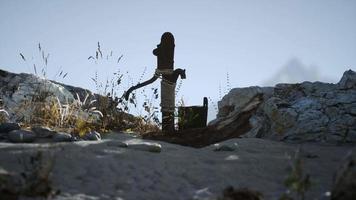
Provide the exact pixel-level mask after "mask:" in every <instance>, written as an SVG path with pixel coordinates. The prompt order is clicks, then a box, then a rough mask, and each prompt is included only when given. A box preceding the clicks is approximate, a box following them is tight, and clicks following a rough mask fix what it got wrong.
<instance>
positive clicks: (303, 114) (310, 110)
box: [210, 70, 356, 143]
mask: <svg viewBox="0 0 356 200" xmlns="http://www.w3.org/2000/svg"><path fill="white" fill-rule="evenodd" d="M257 96H259V97H260V98H258V99H257V98H256V97H257ZM251 106H252V107H255V108H256V109H255V110H254V112H253V113H251V115H250V117H249V120H248V122H247V123H248V124H247V125H245V126H250V129H249V130H248V131H246V132H245V133H243V134H241V135H243V137H259V138H270V139H276V140H285V141H290V142H306V141H308V142H310V141H314V142H326V143H344V142H352V143H355V142H356V114H355V112H356V73H355V72H354V71H352V70H348V71H346V72H345V73H344V75H343V76H342V78H341V80H340V81H339V83H337V84H330V83H321V82H313V83H311V82H303V83H298V84H277V85H276V86H275V87H274V88H270V87H267V88H263V87H249V88H236V89H232V90H231V91H230V92H229V94H227V95H226V96H225V97H224V98H223V99H222V100H221V101H220V102H219V103H218V107H219V113H218V115H217V119H216V120H214V121H212V122H211V123H210V125H211V126H215V127H217V128H218V130H220V129H222V128H224V127H230V128H232V129H234V130H236V131H237V130H239V128H240V127H239V126H236V124H237V123H236V120H234V119H236V118H237V117H238V116H240V115H241V114H242V113H243V111H244V110H245V109H250V108H251Z"/></svg>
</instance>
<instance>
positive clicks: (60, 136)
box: [52, 132, 73, 142]
mask: <svg viewBox="0 0 356 200" xmlns="http://www.w3.org/2000/svg"><path fill="white" fill-rule="evenodd" d="M52 139H53V141H54V142H72V141H73V138H72V135H71V134H69V133H64V132H58V133H55V134H54V135H53V137H52Z"/></svg>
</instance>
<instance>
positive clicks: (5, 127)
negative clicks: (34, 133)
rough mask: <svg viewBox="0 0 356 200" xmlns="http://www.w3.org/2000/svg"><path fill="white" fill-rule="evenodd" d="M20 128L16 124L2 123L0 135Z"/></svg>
mask: <svg viewBox="0 0 356 200" xmlns="http://www.w3.org/2000/svg"><path fill="white" fill-rule="evenodd" d="M20 128H21V127H20V125H19V124H18V123H2V124H0V133H8V132H10V131H13V130H19V129H20Z"/></svg>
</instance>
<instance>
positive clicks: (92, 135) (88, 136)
mask: <svg viewBox="0 0 356 200" xmlns="http://www.w3.org/2000/svg"><path fill="white" fill-rule="evenodd" d="M83 139H84V140H101V135H100V133H98V132H96V131H90V132H88V133H86V134H85V135H84V136H83Z"/></svg>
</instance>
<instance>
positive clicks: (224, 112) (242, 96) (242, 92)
mask: <svg viewBox="0 0 356 200" xmlns="http://www.w3.org/2000/svg"><path fill="white" fill-rule="evenodd" d="M261 94H263V90H262V88H260V87H257V86H254V87H247V88H234V89H232V90H230V92H229V93H228V94H227V95H225V96H224V98H223V99H222V100H221V101H219V102H218V108H219V112H218V115H217V116H218V118H220V117H227V116H229V115H232V114H233V113H239V112H241V110H242V109H243V108H244V107H246V105H247V104H248V103H249V102H250V101H251V100H252V99H253V98H254V97H256V96H257V95H261Z"/></svg>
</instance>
